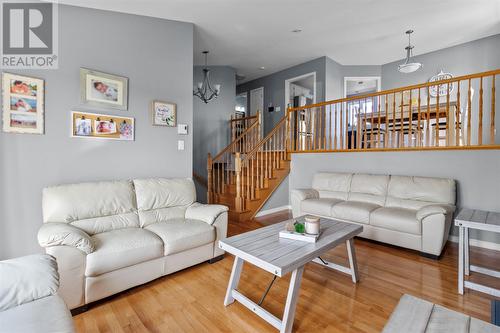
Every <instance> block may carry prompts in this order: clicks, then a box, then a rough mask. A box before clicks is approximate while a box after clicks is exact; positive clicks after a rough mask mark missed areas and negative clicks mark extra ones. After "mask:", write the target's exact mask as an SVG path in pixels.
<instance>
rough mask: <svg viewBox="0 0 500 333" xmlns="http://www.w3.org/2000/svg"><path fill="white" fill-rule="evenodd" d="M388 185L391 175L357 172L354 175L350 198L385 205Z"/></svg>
mask: <svg viewBox="0 0 500 333" xmlns="http://www.w3.org/2000/svg"><path fill="white" fill-rule="evenodd" d="M388 185H389V176H385V175H365V174H355V175H353V176H352V181H351V191H350V193H349V200H350V201H360V202H370V203H373V204H377V205H379V206H383V205H384V204H385V197H386V195H387V186H388Z"/></svg>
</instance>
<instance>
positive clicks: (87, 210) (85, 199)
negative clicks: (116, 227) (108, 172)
mask: <svg viewBox="0 0 500 333" xmlns="http://www.w3.org/2000/svg"><path fill="white" fill-rule="evenodd" d="M135 209H136V205H135V195H134V189H133V187H132V182H130V181H126V180H124V181H110V182H95V183H80V184H69V185H58V186H51V187H47V188H44V189H43V221H44V222H74V221H77V220H82V219H90V218H95V217H102V216H110V215H116V214H123V213H129V212H132V211H134V210H135Z"/></svg>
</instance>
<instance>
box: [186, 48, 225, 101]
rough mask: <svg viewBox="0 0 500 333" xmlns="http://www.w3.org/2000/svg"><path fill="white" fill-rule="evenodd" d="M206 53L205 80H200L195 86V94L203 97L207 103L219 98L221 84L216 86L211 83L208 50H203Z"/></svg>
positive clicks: (200, 97)
mask: <svg viewBox="0 0 500 333" xmlns="http://www.w3.org/2000/svg"><path fill="white" fill-rule="evenodd" d="M202 53H203V54H204V55H205V67H204V68H203V81H202V82H198V86H197V87H195V88H194V90H193V95H194V96H197V97H198V98H199V99H201V100H202V101H203V102H205V104H207V103H208V102H210V101H211V100H212V99H214V98H217V97H218V96H219V94H220V88H221V85H220V84H215V85H214V88H212V85H211V84H210V69H209V68H208V65H207V56H208V51H203V52H202Z"/></svg>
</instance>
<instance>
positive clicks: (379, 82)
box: [344, 76, 382, 98]
mask: <svg viewBox="0 0 500 333" xmlns="http://www.w3.org/2000/svg"><path fill="white" fill-rule="evenodd" d="M371 79H376V80H377V91H380V89H381V87H382V78H381V77H380V76H344V98H346V97H347V81H363V80H371Z"/></svg>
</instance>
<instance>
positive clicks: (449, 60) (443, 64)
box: [382, 35, 500, 90]
mask: <svg viewBox="0 0 500 333" xmlns="http://www.w3.org/2000/svg"><path fill="white" fill-rule="evenodd" d="M413 60H414V61H418V62H421V63H422V64H423V67H422V68H421V69H420V70H418V71H416V72H414V73H409V74H403V73H400V72H399V71H398V70H397V67H398V65H399V64H401V63H402V62H403V59H401V60H398V61H395V62H391V63H388V64H385V65H382V90H386V89H392V88H397V87H403V86H407V85H411V84H417V83H423V82H427V81H428V80H429V78H431V77H432V76H433V75H436V74H437V73H438V72H439V71H440V70H441V69H443V70H444V71H445V72H449V73H452V74H453V75H455V76H460V75H466V74H472V73H478V72H484V71H488V70H493V69H498V68H500V35H495V36H491V37H487V38H483V39H479V40H476V41H472V42H469V43H465V44H460V45H457V46H454V47H450V48H446V49H442V50H438V51H434V52H430V53H426V54H422V55H419V56H415V57H414V58H413Z"/></svg>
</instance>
